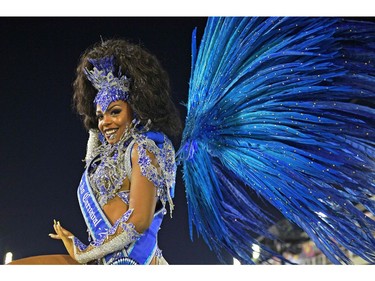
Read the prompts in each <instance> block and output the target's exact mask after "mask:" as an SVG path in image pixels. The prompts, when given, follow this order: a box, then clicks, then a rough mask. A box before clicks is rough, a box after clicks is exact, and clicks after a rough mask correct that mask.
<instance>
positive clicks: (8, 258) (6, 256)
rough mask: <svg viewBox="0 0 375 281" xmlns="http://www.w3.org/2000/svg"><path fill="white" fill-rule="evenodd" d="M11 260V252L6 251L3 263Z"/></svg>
mask: <svg viewBox="0 0 375 281" xmlns="http://www.w3.org/2000/svg"><path fill="white" fill-rule="evenodd" d="M12 260H13V254H12V252H8V253H6V254H5V258H4V264H8V263H10V262H11V261H12Z"/></svg>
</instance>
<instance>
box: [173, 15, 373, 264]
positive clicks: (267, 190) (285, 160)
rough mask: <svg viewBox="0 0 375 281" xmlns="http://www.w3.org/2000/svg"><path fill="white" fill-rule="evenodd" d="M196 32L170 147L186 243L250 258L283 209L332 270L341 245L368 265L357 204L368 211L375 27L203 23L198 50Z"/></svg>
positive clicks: (364, 220)
mask: <svg viewBox="0 0 375 281" xmlns="http://www.w3.org/2000/svg"><path fill="white" fill-rule="evenodd" d="M195 36H196V31H194V32H193V45H192V47H193V54H192V70H191V78H190V86H189V87H190V88H189V97H188V102H187V117H186V123H185V128H184V132H183V139H182V142H181V147H180V149H179V151H178V157H179V160H180V161H181V163H182V166H183V177H184V181H185V185H186V194H187V201H188V212H189V221H190V231H191V232H190V235H191V237H192V238H193V234H194V233H193V232H194V228H195V229H196V231H197V233H198V234H199V235H202V236H203V238H204V240H205V241H206V243H207V244H208V245H209V246H210V248H211V249H212V250H213V251H215V252H216V253H217V254H218V256H219V257H220V256H221V254H222V253H223V252H229V253H230V254H231V255H233V256H234V257H236V258H237V259H239V260H240V261H241V262H242V263H254V260H253V258H252V254H253V248H252V246H253V244H257V245H260V243H259V241H258V240H257V238H258V237H259V236H264V237H268V238H270V239H277V237H274V236H273V235H272V234H271V233H270V232H269V231H268V229H269V228H270V226H272V225H273V224H275V223H276V222H277V220H278V219H279V216H278V214H282V216H283V217H285V218H286V219H288V220H289V221H290V222H292V223H294V224H296V225H298V226H299V227H300V228H301V229H303V230H304V231H305V232H306V233H307V234H308V235H309V237H310V238H311V239H312V240H313V241H314V242H315V244H316V245H317V246H318V247H319V248H320V249H321V251H322V252H323V253H324V254H325V255H326V256H327V257H328V258H329V259H330V260H331V261H332V262H333V263H350V260H349V259H348V257H347V256H346V255H345V254H344V253H343V251H342V250H341V247H345V248H347V249H348V250H350V251H352V252H353V253H355V254H357V255H359V256H361V257H362V258H364V259H365V260H367V261H368V262H371V263H374V262H375V239H374V231H375V223H374V221H373V220H372V219H370V218H369V217H368V216H366V215H364V213H363V212H362V211H360V210H359V209H358V208H357V206H358V205H359V204H360V205H362V206H365V207H366V208H367V209H368V210H369V211H370V212H372V214H375V203H374V200H373V198H371V197H372V196H373V195H374V191H375V176H374V170H375V162H374V159H375V146H374V140H375V138H374V134H375V126H374V125H375V122H374V121H375V118H374V117H375V114H374V113H375V110H374V106H373V105H374V101H375V65H374V62H375V60H374V59H375V44H374V42H375V40H374V39H375V25H374V24H373V23H370V22H358V21H349V20H341V19H338V18H303V17H301V18H250V17H249V18H239V17H236V18H230V17H226V18H209V19H208V22H207V26H206V28H205V31H204V34H203V37H202V40H201V43H200V46H199V48H197V47H196V43H195ZM272 209H274V210H272ZM269 210H272V211H269ZM275 211H276V212H275ZM275 214H277V215H275ZM260 246H261V250H260V254H261V257H263V258H268V257H270V256H277V255H278V254H277V253H274V252H273V250H272V249H269V248H267V247H266V246H265V245H260ZM279 257H280V256H279ZM280 258H282V257H280Z"/></svg>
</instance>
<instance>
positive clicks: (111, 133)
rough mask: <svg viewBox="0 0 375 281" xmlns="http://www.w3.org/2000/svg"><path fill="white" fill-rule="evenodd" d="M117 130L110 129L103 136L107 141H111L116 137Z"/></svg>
mask: <svg viewBox="0 0 375 281" xmlns="http://www.w3.org/2000/svg"><path fill="white" fill-rule="evenodd" d="M116 132H117V129H111V130H108V131H106V132H105V136H106V138H107V139H109V140H112V139H114V138H115V137H116Z"/></svg>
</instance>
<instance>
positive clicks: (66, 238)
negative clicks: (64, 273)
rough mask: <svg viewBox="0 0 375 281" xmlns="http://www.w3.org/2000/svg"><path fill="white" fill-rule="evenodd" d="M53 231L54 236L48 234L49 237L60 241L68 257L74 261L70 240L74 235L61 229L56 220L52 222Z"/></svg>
mask: <svg viewBox="0 0 375 281" xmlns="http://www.w3.org/2000/svg"><path fill="white" fill-rule="evenodd" d="M53 229H54V230H55V232H56V233H55V234H53V233H50V234H49V236H50V237H51V238H52V239H57V240H62V242H63V243H64V246H65V248H66V250H67V251H68V253H69V255H70V256H71V258H72V259H74V260H75V258H74V245H73V240H72V238H73V237H74V235H73V234H72V233H71V232H70V231H68V230H66V229H65V228H63V227H62V226H61V225H60V222H59V221H57V222H56V220H53Z"/></svg>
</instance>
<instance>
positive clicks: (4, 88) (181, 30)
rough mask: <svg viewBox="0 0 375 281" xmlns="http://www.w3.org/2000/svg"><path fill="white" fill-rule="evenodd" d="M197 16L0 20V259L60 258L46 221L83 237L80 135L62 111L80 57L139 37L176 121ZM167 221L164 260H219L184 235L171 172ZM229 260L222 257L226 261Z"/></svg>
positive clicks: (199, 21) (181, 198)
mask: <svg viewBox="0 0 375 281" xmlns="http://www.w3.org/2000/svg"><path fill="white" fill-rule="evenodd" d="M205 23H206V18H201V17H120V18H117V17H2V18H0V39H1V44H0V58H1V61H0V77H1V78H0V106H1V108H0V120H1V121H0V139H1V142H0V264H1V263H3V257H4V255H5V253H6V252H8V251H11V252H12V253H13V257H14V259H19V258H24V257H28V256H33V255H44V254H56V253H62V254H65V253H66V252H65V248H64V246H63V244H62V243H61V242H60V241H56V240H53V239H51V238H49V236H48V234H49V233H51V232H53V228H52V224H53V219H56V220H59V221H60V222H61V224H62V225H63V226H65V227H66V228H67V229H69V230H70V231H72V232H73V233H74V234H75V235H76V236H78V237H79V238H80V239H82V241H86V239H87V233H86V227H85V224H84V221H83V218H82V216H81V212H80V209H79V206H78V202H77V197H76V189H77V187H78V184H79V180H80V177H81V173H82V172H83V168H84V165H83V162H82V159H83V158H84V156H85V150H86V143H87V137H88V135H87V133H86V131H85V129H84V127H83V125H82V123H81V120H80V119H79V117H78V116H77V115H76V114H75V112H74V111H73V110H72V107H71V98H72V82H73V79H74V72H75V67H76V65H77V63H78V59H79V57H80V54H81V53H82V52H83V51H84V50H85V49H86V48H87V47H89V46H90V45H92V44H93V43H95V42H97V41H100V36H102V37H103V38H104V39H108V38H111V37H121V38H126V39H130V40H132V41H135V42H139V43H140V44H142V45H144V46H145V47H146V48H147V49H149V50H150V51H151V52H152V53H154V54H155V55H156V56H157V57H158V58H159V59H160V61H161V63H162V64H163V66H164V67H165V69H166V70H167V71H168V72H169V74H170V79H171V86H172V92H173V93H172V95H173V100H174V101H175V103H176V105H177V106H178V109H179V110H180V112H181V119H182V120H184V118H185V116H186V111H185V108H184V107H183V106H182V105H180V103H181V102H186V100H187V94H188V81H189V75H190V59H191V49H190V45H191V33H192V31H193V29H194V28H195V27H197V28H198V37H199V36H201V34H202V33H203V30H204V26H205ZM174 201H175V211H174V213H173V218H172V219H171V218H170V217H169V215H168V216H166V217H165V220H164V223H163V225H162V229H161V231H160V234H159V246H160V248H161V249H162V250H163V253H164V255H165V257H166V259H167V260H168V261H169V263H171V264H218V263H220V262H219V260H218V259H217V258H216V255H215V254H214V253H213V252H211V251H210V250H209V249H208V247H207V246H206V244H205V243H204V242H203V241H202V240H201V239H199V238H198V237H197V236H196V235H194V239H193V241H192V240H191V239H190V237H189V226H188V217H187V206H186V197H185V189H184V184H183V182H182V179H181V167H180V168H179V172H178V177H177V184H176V193H175V200H174ZM228 262H231V258H230V257H228Z"/></svg>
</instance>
